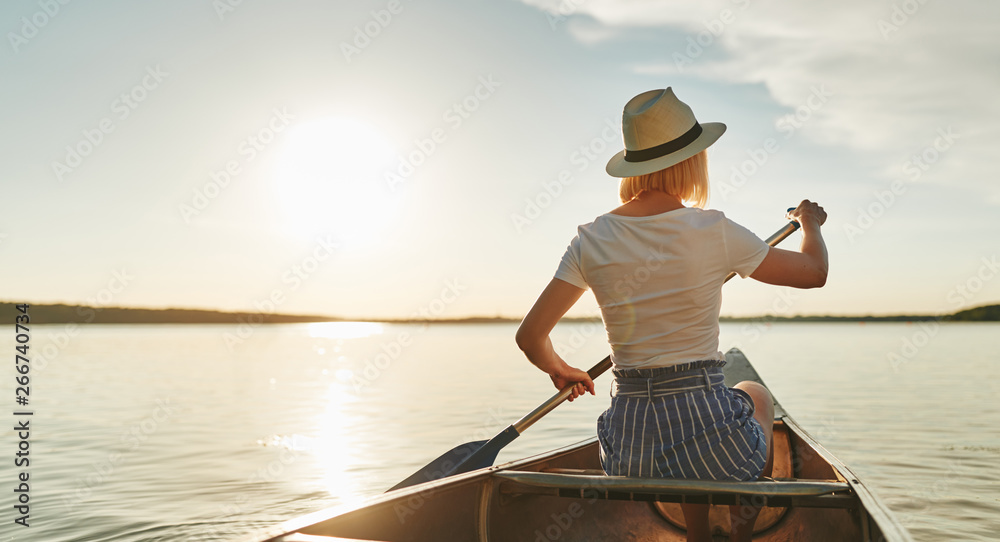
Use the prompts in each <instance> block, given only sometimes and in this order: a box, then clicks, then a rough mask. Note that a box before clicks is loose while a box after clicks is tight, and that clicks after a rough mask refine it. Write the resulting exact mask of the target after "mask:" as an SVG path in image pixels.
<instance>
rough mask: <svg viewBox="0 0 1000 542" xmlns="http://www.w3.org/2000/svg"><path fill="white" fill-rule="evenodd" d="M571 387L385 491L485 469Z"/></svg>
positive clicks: (786, 231) (596, 369) (777, 236)
mask: <svg viewBox="0 0 1000 542" xmlns="http://www.w3.org/2000/svg"><path fill="white" fill-rule="evenodd" d="M791 210H792V209H789V211H791ZM797 229H799V223H798V222H794V221H792V222H789V223H788V224H786V225H785V227H783V228H781V229H780V230H778V231H776V232H774V234H773V235H771V236H770V237H768V238H767V240H766V241H765V242H766V243H767V244H768V245H770V246H772V247H773V246H775V245H777V244H778V243H780V242H781V241H782V240H784V239H785V238H786V237H788V236H789V235H791V234H792V233H793V232H795V230H797ZM735 276H736V273H730V274H729V276H727V277H726V280H725V281H723V282H728V281H729V279H731V278H733V277H735ZM609 367H611V356H607V357H606V358H604V359H602V360H601V361H600V362H598V363H597V365H594V366H593V367H591V368H590V370H589V371H587V374H588V375H589V376H590V378H591V380H593V379H596V378H597V377H598V376H600V375H601V374H603V373H604V372H605V371H607V370H608V368H609ZM575 385H576V384H570V385H569V386H566V387H565V388H563V389H562V390H560V391H559V392H558V393H556V394H555V395H553V396H552V397H551V398H550V399H549V400H548V401H545V402H544V403H542V404H541V405H539V406H538V408H536V409H535V410H532V411H531V412H529V413H527V414H525V415H524V417H523V418H521V419H520V420H517V421H516V422H514V423H513V424H511V425H510V426H508V427H507V429H504V430H503V431H501V432H500V433H498V434H497V435H496V436H495V437H493V438H491V439H490V440H477V441H475V442H466V443H465V444H462V445H459V446H456V447H454V448H452V449H451V450H448V451H447V452H445V453H444V454H442V455H441V456H440V457H438V458H437V459H435V460H434V461H431V462H430V463H428V464H427V465H425V466H424V467H423V468H422V469H420V470H418V471H417V472H415V473H413V474H411V475H410V476H409V477H407V478H406V479H405V480H403V481H402V482H400V483H398V484H396V485H394V486H392V488H390V489H389V491H393V490H395V489H402V488H404V487H410V486H414V485H417V484H422V483H424V482H429V481H431V480H438V479H441V478H445V477H448V476H454V475H456V474H462V473H463V472H469V471H474V470H477V469H482V468H485V467H489V466H490V465H492V464H493V461H495V460H496V458H497V454H498V453H500V450H502V449H503V448H504V447H505V446H507V445H508V444H510V443H511V442H513V441H514V439H516V438H517V437H519V436H521V433H523V432H524V430H525V429H527V428H529V427H531V426H532V425H533V424H534V423H535V422H537V421H538V420H540V419H541V418H542V416H545V415H546V414H548V413H549V412H551V411H552V410H553V409H555V408H556V407H557V406H559V405H560V404H562V402H563V401H565V400H566V399H567V398H568V397H569V395H570V393H571V392H572V390H573V386H575Z"/></svg>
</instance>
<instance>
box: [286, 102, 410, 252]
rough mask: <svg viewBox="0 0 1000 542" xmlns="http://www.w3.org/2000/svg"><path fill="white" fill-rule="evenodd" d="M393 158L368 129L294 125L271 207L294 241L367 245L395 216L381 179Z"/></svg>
mask: <svg viewBox="0 0 1000 542" xmlns="http://www.w3.org/2000/svg"><path fill="white" fill-rule="evenodd" d="M395 158H396V153H395V149H394V147H393V145H392V144H391V143H390V142H389V140H387V139H386V138H385V137H384V136H383V135H382V134H381V133H380V132H379V131H378V130H377V129H376V128H375V127H373V126H372V125H371V124H369V123H367V122H364V121H362V120H359V119H354V118H350V117H323V118H317V119H314V120H310V121H305V122H301V123H298V124H296V125H295V126H294V127H293V128H291V129H290V132H289V134H288V136H287V137H286V140H285V144H284V148H283V150H282V153H281V155H280V156H279V157H278V160H277V163H276V166H275V175H274V181H275V182H274V184H273V188H274V201H275V203H276V205H277V206H278V208H279V209H280V214H281V220H282V221H283V224H284V225H285V226H286V228H287V229H288V230H290V231H291V232H292V233H293V234H295V235H302V236H315V235H333V236H334V237H336V238H337V239H339V240H341V241H347V242H350V241H358V240H364V241H367V240H370V239H371V238H373V236H375V235H377V234H378V232H379V230H381V229H383V228H384V227H385V226H386V225H387V224H388V223H389V222H390V221H391V219H392V216H393V214H394V213H393V198H390V197H389V191H388V189H387V185H386V183H385V179H384V173H385V171H387V170H389V168H391V166H392V164H393V162H394V160H395Z"/></svg>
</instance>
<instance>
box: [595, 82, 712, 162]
mask: <svg viewBox="0 0 1000 542" xmlns="http://www.w3.org/2000/svg"><path fill="white" fill-rule="evenodd" d="M725 131H726V125H725V124H722V123H721V122H706V123H703V124H699V123H698V121H697V120H696V119H695V118H694V113H692V112H691V108H690V107H688V105H687V104H686V103H684V102H682V101H680V100H678V99H677V96H674V91H673V89H671V88H670V87H667V88H666V89H660V90H650V91H648V92H643V93H642V94H640V95H638V96H636V97H635V98H632V99H631V100H629V102H628V103H627V104H625V111H624V112H622V139H623V140H624V142H625V150H623V151H621V152H619V153H618V154H616V155H614V156H613V157H611V160H610V161H608V166H607V168H605V169H606V170H607V172H608V174H609V175H611V176H612V177H635V176H637V175H645V174H647V173H653V172H654V171H659V170H661V169H666V168H668V167H670V166H672V165H674V164H677V163H679V162H683V161H684V160H687V159H688V158H691V157H692V156H694V155H696V154H698V153H699V152H701V151H703V150H705V149H707V148H708V146H709V145H711V144H712V143H715V140H717V139H719V136H721V135H722V134H723V133H724V132H725Z"/></svg>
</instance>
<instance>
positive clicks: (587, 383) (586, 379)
mask: <svg viewBox="0 0 1000 542" xmlns="http://www.w3.org/2000/svg"><path fill="white" fill-rule="evenodd" d="M549 378H551V379H552V383H553V384H554V385H555V387H556V388H557V389H559V390H562V389H564V388H565V387H566V386H569V385H571V384H574V383H575V384H576V385H575V386H573V390H572V391H571V392H570V394H569V400H570V401H572V400H573V399H576V398H577V397H579V396H581V395H583V394H584V393H587V392H588V391H589V392H590V394H591V395H595V394H596V392H595V391H594V380H593V379H591V378H590V375H588V374H587V371H581V370H580V369H577V368H576V367H570V366H569V365H565V366H564V367H563V368H562V369H561V370H559V371H555V372H552V373H550V374H549Z"/></svg>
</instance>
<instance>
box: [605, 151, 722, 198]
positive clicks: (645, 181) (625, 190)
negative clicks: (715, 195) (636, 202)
mask: <svg viewBox="0 0 1000 542" xmlns="http://www.w3.org/2000/svg"><path fill="white" fill-rule="evenodd" d="M644 190H659V191H660V192H666V193H667V194H670V195H672V196H677V197H678V198H680V199H681V201H683V202H685V203H688V204H689V205H692V206H694V207H702V208H704V207H705V205H706V204H707V203H708V153H706V152H705V151H701V152H699V153H698V154H696V155H694V156H692V157H691V158H688V159H687V160H684V161H683V162H679V163H677V164H674V165H672V166H670V167H668V168H667V169H661V170H660V171H654V172H653V173H647V174H646V175H639V176H638V177H625V178H623V179H622V180H621V184H620V185H619V186H618V197H619V198H621V200H622V203H628V202H630V201H632V200H633V199H635V198H636V196H638V195H639V193H640V192H642V191H644Z"/></svg>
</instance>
